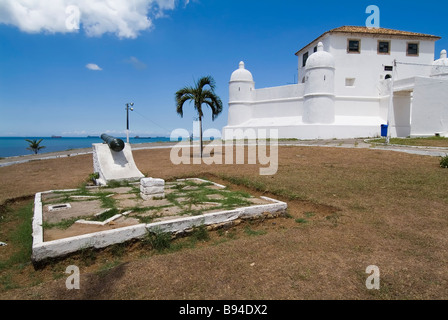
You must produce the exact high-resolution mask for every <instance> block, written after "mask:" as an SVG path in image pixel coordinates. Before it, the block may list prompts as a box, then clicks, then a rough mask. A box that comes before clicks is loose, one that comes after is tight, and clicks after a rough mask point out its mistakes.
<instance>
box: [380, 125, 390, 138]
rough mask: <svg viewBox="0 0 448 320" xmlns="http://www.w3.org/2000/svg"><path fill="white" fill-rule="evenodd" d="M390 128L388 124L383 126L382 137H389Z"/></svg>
mask: <svg viewBox="0 0 448 320" xmlns="http://www.w3.org/2000/svg"><path fill="white" fill-rule="evenodd" d="M388 127H389V126H388V125H387V124H382V125H381V136H382V137H387V128H388Z"/></svg>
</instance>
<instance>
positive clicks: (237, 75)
mask: <svg viewBox="0 0 448 320" xmlns="http://www.w3.org/2000/svg"><path fill="white" fill-rule="evenodd" d="M233 81H243V82H244V81H248V82H253V81H254V78H253V77H252V73H250V71H249V70H247V69H245V68H244V62H243V61H241V62H240V64H239V68H238V69H236V70H235V71H233V73H232V76H231V77H230V82H233Z"/></svg>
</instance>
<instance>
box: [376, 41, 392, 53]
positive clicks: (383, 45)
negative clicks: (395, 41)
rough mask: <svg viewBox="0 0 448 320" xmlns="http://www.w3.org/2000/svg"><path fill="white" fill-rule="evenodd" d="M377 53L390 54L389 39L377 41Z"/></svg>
mask: <svg viewBox="0 0 448 320" xmlns="http://www.w3.org/2000/svg"><path fill="white" fill-rule="evenodd" d="M378 53H379V54H390V42H389V41H378Z"/></svg>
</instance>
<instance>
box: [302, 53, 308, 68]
mask: <svg viewBox="0 0 448 320" xmlns="http://www.w3.org/2000/svg"><path fill="white" fill-rule="evenodd" d="M306 60H308V52H305V53H304V54H303V64H302V67H304V66H306Z"/></svg>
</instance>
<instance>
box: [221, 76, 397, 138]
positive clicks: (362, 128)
mask: <svg viewBox="0 0 448 320" xmlns="http://www.w3.org/2000/svg"><path fill="white" fill-rule="evenodd" d="M304 90H305V85H304V84H295V85H287V86H280V87H271V88H263V89H254V90H253V92H252V97H253V100H252V101H247V102H244V101H241V102H235V101H234V102H230V103H229V121H228V125H227V126H226V127H225V128H224V130H223V136H224V139H230V137H225V132H224V131H225V129H243V130H246V129H278V130H279V138H297V139H316V138H321V139H333V138H351V137H372V136H379V135H380V132H381V124H385V123H386V122H387V120H386V119H387V109H388V105H389V99H388V97H380V96H377V97H356V96H336V97H335V123H332V124H329V125H319V124H315V125H313V124H305V123H303V120H302V116H303V110H304Z"/></svg>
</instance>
